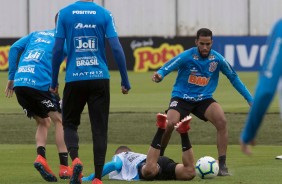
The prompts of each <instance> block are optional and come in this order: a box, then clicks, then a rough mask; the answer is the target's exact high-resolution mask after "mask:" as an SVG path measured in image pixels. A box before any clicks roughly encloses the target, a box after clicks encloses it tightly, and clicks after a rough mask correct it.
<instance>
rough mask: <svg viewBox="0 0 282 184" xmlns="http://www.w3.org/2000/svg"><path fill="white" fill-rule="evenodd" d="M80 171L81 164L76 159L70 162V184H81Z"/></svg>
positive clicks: (81, 168)
mask: <svg viewBox="0 0 282 184" xmlns="http://www.w3.org/2000/svg"><path fill="white" fill-rule="evenodd" d="M82 170H83V164H82V162H81V161H80V160H79V158H76V159H74V160H73V161H72V176H71V178H70V184H81V183H82V180H81V178H82Z"/></svg>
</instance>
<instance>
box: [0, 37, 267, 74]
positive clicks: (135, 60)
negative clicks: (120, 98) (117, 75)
mask: <svg viewBox="0 0 282 184" xmlns="http://www.w3.org/2000/svg"><path fill="white" fill-rule="evenodd" d="M266 39H267V37H266V36H243V37H238V36H232V37H230V36H229V37H228V36H222V37H213V47H212V48H213V49H214V50H216V51H218V52H219V53H220V54H222V55H223V56H224V57H225V58H226V59H227V60H228V62H229V63H230V64H231V66H233V67H234V69H235V70H236V71H258V70H259V68H260V66H261V64H262V60H263V58H264V55H265V52H266V49H267V46H266ZM16 40H17V39H16V38H13V39H0V71H7V70H8V54H9V49H10V46H11V45H12V44H13V43H14V42H15V41H16ZM120 42H121V45H122V47H123V49H124V52H125V56H126V61H127V68H128V70H129V71H134V72H146V71H152V70H156V69H158V68H160V67H161V66H162V65H163V64H164V63H165V62H167V61H168V60H170V59H171V58H173V57H175V56H176V55H178V54H179V53H181V52H183V51H184V50H186V49H189V48H191V47H194V46H195V37H173V38H170V37H122V38H120ZM106 53H107V59H108V66H109V69H110V70H117V69H118V68H117V64H116V63H115V61H114V59H113V55H112V53H111V49H110V47H109V46H108V45H107V47H106ZM65 62H66V61H65ZM65 62H64V63H63V64H62V65H61V71H62V70H64V69H65V66H66V63H65Z"/></svg>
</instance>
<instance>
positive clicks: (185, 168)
mask: <svg viewBox="0 0 282 184" xmlns="http://www.w3.org/2000/svg"><path fill="white" fill-rule="evenodd" d="M190 121H191V116H187V117H185V118H184V119H183V120H182V121H181V122H179V123H178V124H177V127H176V131H178V132H179V134H180V137H181V142H182V163H181V164H180V163H176V162H174V161H173V160H172V159H170V158H168V157H165V156H160V143H161V138H162V135H163V133H164V131H165V127H166V124H167V122H166V115H164V114H160V113H159V114H157V123H156V125H157V127H158V130H157V132H156V134H155V136H154V138H153V140H152V143H151V146H150V148H149V151H148V153H147V155H144V154H141V153H135V152H132V151H131V150H130V149H129V148H128V147H126V146H120V147H119V148H118V149H117V150H116V152H115V155H114V156H113V158H112V161H110V162H108V163H106V164H105V167H104V170H103V174H102V176H105V175H107V174H109V179H114V180H127V181H132V180H192V179H193V178H194V177H195V175H196V172H195V165H194V154H193V150H192V146H191V143H190V141H189V137H188V130H189V129H190V125H189V124H190ZM94 176H95V174H91V175H90V176H88V177H84V178H83V181H91V180H93V178H94Z"/></svg>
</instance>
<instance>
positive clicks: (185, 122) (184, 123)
mask: <svg viewBox="0 0 282 184" xmlns="http://www.w3.org/2000/svg"><path fill="white" fill-rule="evenodd" d="M191 119H192V116H186V117H185V118H183V119H182V120H181V121H180V122H179V123H177V124H176V125H175V127H174V128H175V130H176V131H177V132H178V133H180V134H181V133H186V132H188V130H189V129H190V122H191Z"/></svg>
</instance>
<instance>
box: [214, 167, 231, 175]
mask: <svg viewBox="0 0 282 184" xmlns="http://www.w3.org/2000/svg"><path fill="white" fill-rule="evenodd" d="M217 176H231V174H230V173H229V172H228V168H227V167H226V165H223V166H222V167H219V171H218V174H217Z"/></svg>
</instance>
